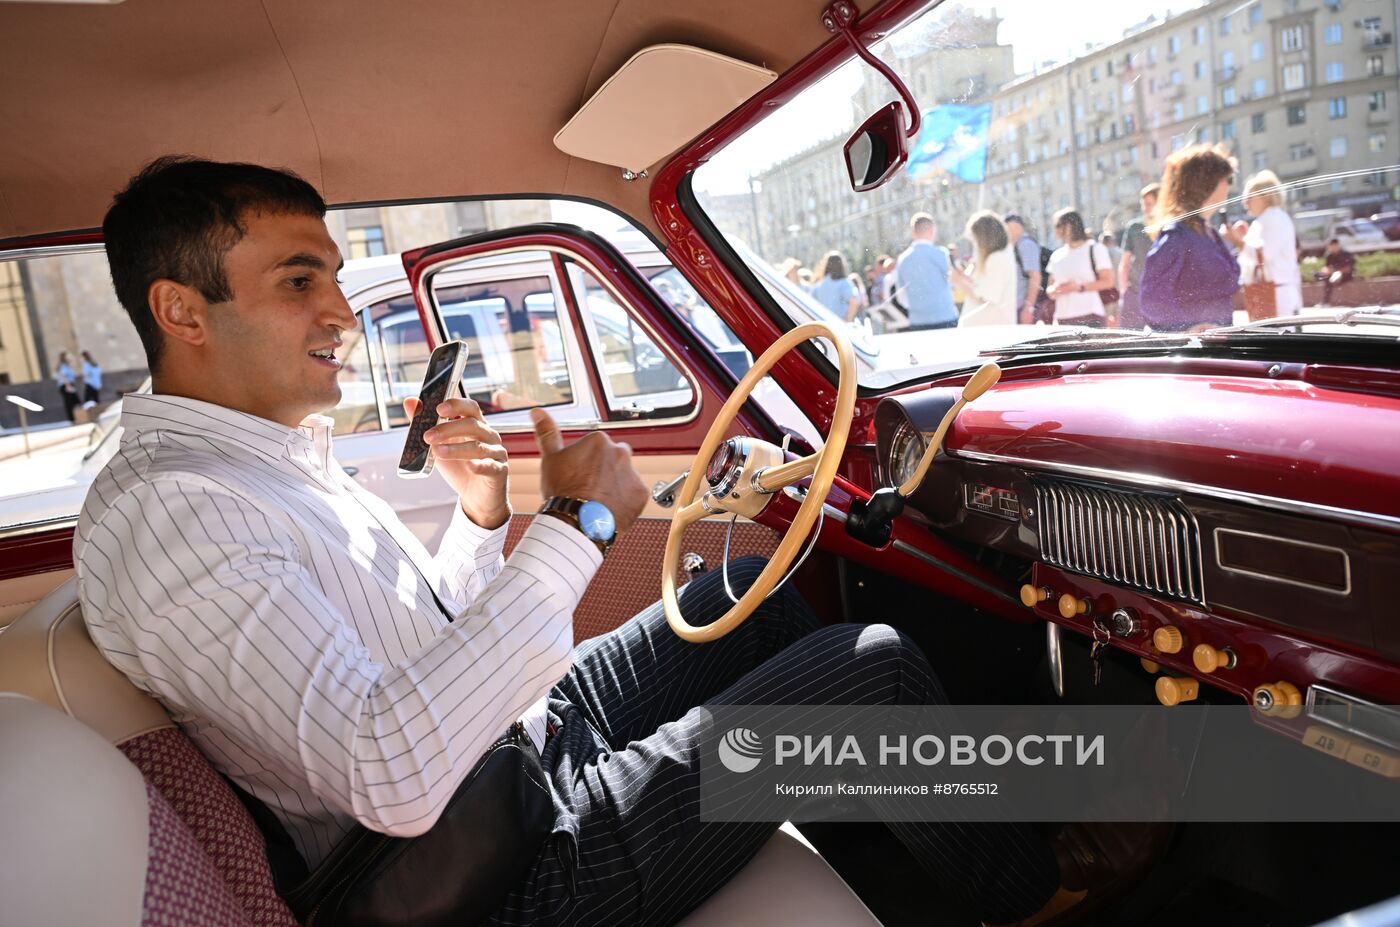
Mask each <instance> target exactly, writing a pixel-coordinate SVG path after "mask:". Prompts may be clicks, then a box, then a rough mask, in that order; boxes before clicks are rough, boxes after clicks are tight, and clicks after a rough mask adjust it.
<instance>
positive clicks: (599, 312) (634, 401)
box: [569, 261, 708, 419]
mask: <svg viewBox="0 0 1400 927" xmlns="http://www.w3.org/2000/svg"><path fill="white" fill-rule="evenodd" d="M569 279H570V283H572V284H573V287H574V294H575V296H576V297H577V299H578V303H579V307H580V310H581V312H582V315H583V322H584V326H585V328H586V329H587V330H588V335H589V340H590V342H591V348H592V352H593V359H594V362H595V363H596V364H597V367H598V370H599V372H600V373H601V374H602V377H601V379H602V382H603V392H604V394H605V396H606V398H607V402H608V411H609V418H614V419H617V418H624V419H636V418H669V417H671V416H674V415H678V414H681V413H683V412H685V411H686V410H687V409H689V408H690V407H691V406H692V405H693V404H694V402H695V391H694V389H693V388H692V387H691V385H690V381H689V380H688V379H687V378H686V377H685V375H684V374H682V373H681V371H680V369H679V368H678V367H676V365H675V364H674V363H672V361H671V359H670V357H669V356H667V354H666V353H665V352H664V351H662V349H661V347H660V346H659V345H657V343H656V342H655V341H654V340H653V339H652V337H651V336H650V334H648V333H647V331H646V329H645V328H643V327H642V326H641V324H640V323H638V322H637V321H636V320H635V319H634V318H633V317H632V315H631V314H630V313H629V312H628V311H627V310H626V309H625V308H624V307H623V306H622V304H621V303H620V302H619V301H618V300H617V298H616V297H614V296H613V294H612V292H611V291H610V290H609V289H608V288H607V287H605V286H603V285H602V283H601V282H599V280H598V278H597V277H596V276H594V274H593V272H592V271H591V270H589V269H587V268H585V267H583V266H581V265H579V264H577V263H575V262H572V261H570V262H569ZM707 308H708V307H707Z"/></svg>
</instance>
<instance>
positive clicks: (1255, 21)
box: [1249, 3, 1264, 26]
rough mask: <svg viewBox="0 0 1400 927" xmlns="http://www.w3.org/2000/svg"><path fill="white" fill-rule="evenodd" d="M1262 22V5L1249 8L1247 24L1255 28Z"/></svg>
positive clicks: (1257, 4) (1258, 4)
mask: <svg viewBox="0 0 1400 927" xmlns="http://www.w3.org/2000/svg"><path fill="white" fill-rule="evenodd" d="M1263 21H1264V4H1262V3H1256V4H1254V5H1253V6H1251V7H1250V8H1249V24H1250V25H1251V26H1257V25H1259V24H1260V23H1262V22H1263Z"/></svg>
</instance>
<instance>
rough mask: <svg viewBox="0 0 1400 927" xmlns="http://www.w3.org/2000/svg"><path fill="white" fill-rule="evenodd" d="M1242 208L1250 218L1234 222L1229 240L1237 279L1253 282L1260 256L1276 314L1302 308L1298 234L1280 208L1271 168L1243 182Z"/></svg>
mask: <svg viewBox="0 0 1400 927" xmlns="http://www.w3.org/2000/svg"><path fill="white" fill-rule="evenodd" d="M1244 208H1245V209H1248V210H1249V214H1250V215H1251V216H1253V217H1254V221H1253V222H1251V223H1249V226H1248V228H1246V227H1245V224H1244V223H1243V222H1236V223H1235V225H1234V228H1233V229H1231V233H1230V236H1229V238H1230V240H1231V241H1232V242H1233V243H1234V245H1235V247H1237V248H1239V250H1240V282H1241V283H1254V282H1255V268H1256V267H1258V266H1259V261H1260V258H1261V256H1262V258H1263V262H1264V280H1265V281H1266V282H1268V283H1272V284H1273V285H1274V304H1275V305H1276V306H1277V307H1278V314H1279V315H1297V314H1298V313H1299V312H1301V311H1302V309H1303V274H1302V271H1301V270H1299V268H1298V236H1297V234H1296V233H1295V232H1294V230H1293V219H1292V217H1291V216H1289V215H1288V213H1287V211H1285V210H1284V208H1283V184H1282V183H1281V182H1280V181H1279V179H1278V175H1277V174H1275V173H1274V172H1273V171H1260V172H1259V173H1257V174H1255V175H1254V176H1253V177H1251V178H1249V182H1248V183H1246V184H1245V185H1244Z"/></svg>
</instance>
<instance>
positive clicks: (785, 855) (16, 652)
mask: <svg viewBox="0 0 1400 927" xmlns="http://www.w3.org/2000/svg"><path fill="white" fill-rule="evenodd" d="M0 692H13V693H19V694H21V695H25V696H28V697H29V698H30V699H33V700H34V701H36V702H39V703H41V704H42V705H46V706H48V707H49V708H52V709H56V710H57V711H59V712H63V713H64V714H66V715H69V716H70V717H72V718H76V719H77V720H78V721H81V722H82V723H83V724H84V725H86V726H87V727H88V728H90V729H91V730H92V731H95V732H96V733H97V734H98V735H100V737H101V738H102V739H104V740H105V741H106V742H107V743H108V744H113V745H120V746H121V747H122V749H123V750H124V751H125V752H126V754H127V757H128V758H130V759H132V760H133V761H134V762H136V764H137V766H138V767H140V769H141V771H142V772H144V773H145V774H146V777H147V780H152V779H154V780H157V781H158V785H159V783H162V782H166V781H172V782H174V783H175V784H176V785H177V786H178V787H177V788H176V789H174V790H173V791H174V792H175V793H176V794H174V795H172V794H170V793H169V792H167V793H166V797H167V798H170V799H171V801H170V804H171V805H172V806H175V808H176V811H177V812H179V813H180V817H181V818H182V819H184V820H185V822H186V823H187V824H189V825H190V829H191V830H192V831H194V832H195V834H196V837H197V838H198V839H199V840H200V843H201V844H202V845H203V847H204V849H205V851H206V852H207V853H208V854H209V855H211V856H212V857H213V859H212V862H213V864H214V866H215V867H216V868H219V870H220V871H221V872H222V873H223V874H224V877H225V878H226V879H228V880H229V881H230V882H231V883H232V884H230V885H229V886H228V888H229V890H230V891H231V892H232V893H233V894H234V895H235V896H237V897H238V898H239V901H240V902H241V903H242V905H243V908H244V910H245V912H246V913H247V914H248V916H249V918H250V921H249V922H250V923H255V924H285V923H286V922H287V921H288V920H289V919H290V915H289V912H287V911H286V909H285V907H284V906H281V905H280V900H278V899H275V898H269V897H268V892H269V890H270V885H271V873H270V870H269V869H267V867H266V859H265V851H262V844H261V835H256V836H249V835H248V834H247V832H246V828H247V827H249V826H251V824H252V822H251V819H248V818H247V814H246V812H245V811H244V810H243V808H242V806H241V805H237V802H236V799H234V800H233V803H232V804H230V803H229V799H230V798H232V794H233V793H232V792H231V791H230V790H228V788H227V786H226V785H224V784H223V781H222V780H221V779H219V778H218V777H217V776H216V775H214V773H213V770H212V768H211V767H208V764H207V763H204V762H202V761H201V760H198V759H195V760H190V756H192V755H193V747H192V745H191V744H190V742H189V741H188V739H186V738H185V737H184V736H183V734H179V733H178V731H177V730H175V729H174V725H173V723H172V722H171V720H170V718H169V716H168V715H167V714H166V713H165V710H164V709H163V708H162V707H161V706H160V705H159V704H158V703H157V702H155V701H154V700H153V699H151V698H150V697H149V696H147V695H146V694H145V693H143V692H142V691H141V690H139V689H137V688H136V686H134V685H133V684H132V683H131V682H130V681H129V680H128V679H127V678H126V677H125V676H124V675H122V674H121V673H120V672H119V671H117V670H116V669H115V668H114V667H113V666H112V665H111V664H109V663H108V662H107V660H106V659H105V658H104V657H103V656H102V655H101V653H99V652H98V650H97V648H96V647H95V646H94V645H93V643H92V640H91V639H90V638H89V637H88V633H87V627H86V625H85V624H84V623H83V620H82V613H81V610H80V608H79V605H78V598H77V581H76V580H69V581H68V582H65V583H64V584H63V585H61V586H59V587H58V588H57V589H55V590H54V591H53V592H51V593H50V594H49V595H48V596H46V597H45V598H44V599H42V600H41V601H40V602H38V603H37V604H36V605H34V606H33V607H32V608H31V609H30V610H29V611H28V612H26V613H25V614H24V615H22V616H21V617H20V618H18V619H17V620H16V621H15V622H14V623H13V624H12V625H11V626H10V627H9V628H8V629H7V630H5V631H4V632H3V633H0ZM12 703H25V704H26V705H29V704H31V703H28V702H27V701H26V700H24V699H9V700H7V701H6V702H5V704H6V706H8V707H9V710H8V711H0V742H3V743H4V744H5V749H4V751H0V753H3V755H4V756H5V757H6V762H7V767H8V764H9V763H13V762H15V761H16V760H17V759H18V758H19V757H23V758H24V760H25V767H24V768H25V769H26V770H27V771H26V773H25V774H24V775H20V774H19V773H18V772H15V773H14V774H13V775H11V774H10V772H9V771H8V768H6V769H0V808H3V809H5V814H6V815H7V817H5V818H0V820H6V822H7V824H6V827H5V828H3V829H0V859H5V860H23V861H24V866H23V867H18V868H16V869H13V870H10V872H9V873H8V875H13V876H15V878H13V879H9V878H7V880H6V881H5V882H4V883H0V897H4V898H5V899H6V907H7V909H9V910H32V911H36V912H37V911H40V910H44V911H49V906H52V910H51V912H49V913H51V914H52V917H49V918H47V919H43V918H40V917H39V916H37V915H36V916H35V917H34V918H33V919H30V918H28V917H25V918H22V919H21V920H20V921H19V922H20V923H24V924H29V923H35V924H41V923H55V924H57V923H90V924H91V923H111V924H125V923H140V922H141V921H140V920H139V919H138V920H131V917H132V916H133V915H132V913H131V911H132V908H131V906H132V904H133V901H132V897H133V896H132V895H131V892H132V891H133V889H132V888H131V886H132V884H133V880H134V879H137V878H138V875H139V874H138V872H137V870H136V868H134V865H135V864H134V861H133V858H130V857H132V852H131V848H133V847H139V846H144V845H145V843H146V840H147V836H148V833H147V830H148V825H147V823H146V820H145V819H146V810H145V809H146V805H145V804H144V803H141V802H139V801H138V799H139V797H140V789H141V784H140V778H141V776H140V775H139V774H137V775H136V776H135V778H133V776H132V773H135V772H136V770H134V769H132V768H131V766H130V765H124V761H123V760H122V759H121V758H120V755H119V754H118V753H117V751H115V750H106V751H104V750H102V749H98V748H100V746H101V744H100V743H98V742H97V741H96V740H94V738H91V737H83V736H76V737H75V735H74V731H73V728H74V727H75V726H74V725H71V724H68V723H67V722H66V721H65V719H63V718H62V717H60V716H58V715H57V714H56V713H54V712H42V711H41V710H37V709H36V708H28V707H26V708H23V709H16V708H14V705H13V704H12ZM51 731H52V735H51V733H50V732H51ZM83 733H84V732H82V731H78V735H81V734H83ZM73 743H78V744H79V748H80V749H81V751H83V755H84V756H87V757H90V759H81V760H79V759H76V757H77V755H78V754H76V753H74V752H73V751H72V749H70V748H72V744H73ZM65 745H66V746H65ZM172 756H173V757H174V765H173V766H172V765H171V757H172ZM152 758H154V760H153V764H154V765H153V764H152V762H148V761H152ZM162 763H163V764H164V765H162ZM196 765H197V766H200V767H203V769H195V768H193V767H194V766H196ZM43 769H52V770H53V771H54V776H53V777H52V781H51V782H50V783H49V784H48V785H49V786H51V787H50V788H47V789H46V790H45V794H46V797H45V799H44V800H42V801H41V800H38V792H39V789H38V785H36V783H37V782H38V781H39V780H42V779H43V778H44V777H43V776H42V775H39V774H38V773H36V770H43ZM128 771H129V772H128ZM193 776H206V778H205V779H204V780H202V783H203V784H201V785H200V786H198V787H195V788H191V787H190V784H189V783H190V777H193ZM211 780H212V782H213V783H217V785H210V784H209V782H210V781H211ZM219 786H222V788H223V793H227V794H226V795H223V794H222V793H219V794H215V793H217V792H218V788H219ZM84 792H85V794H82V795H81V796H80V795H79V793H84ZM191 795H194V796H197V798H196V799H195V802H194V806H193V807H192V806H191V805H190V800H191ZM80 799H81V800H80ZM158 800H159V799H158V798H157V801H158ZM181 802H183V803H184V804H183V805H182V804H181ZM118 805H121V806H122V807H121V808H118V807H117V806H118ZM138 805H139V806H140V810H139V811H137V810H136V809H137V807H138ZM107 806H110V807H111V808H112V809H113V810H112V813H111V814H110V815H109V816H108V817H106V818H105V819H102V820H98V819H97V818H98V817H101V816H100V815H96V816H95V814H96V811H95V809H97V808H101V807H107ZM128 806H129V807H128ZM21 807H23V808H27V809H29V812H30V813H29V816H28V818H27V819H26V825H25V826H24V827H16V826H11V824H10V821H9V819H8V814H9V809H11V808H21ZM211 818H212V819H213V821H212V825H211V820H210V819H211ZM233 819H237V820H233ZM45 821H51V824H50V825H49V826H47V827H46V826H45V823H44V822H45ZM47 831H54V832H57V833H60V834H62V835H64V836H63V839H61V840H52V839H40V837H39V836H36V834H37V835H43V834H44V833H46V832H47ZM230 831H232V834H231V833H230ZM211 832H212V833H211ZM119 845H120V846H121V847H123V848H125V849H124V851H123V855H124V858H125V867H126V868H125V869H124V870H123V871H121V872H120V873H118V872H116V870H115V869H113V868H112V867H117V866H118V864H120V863H122V862H123V861H122V860H116V859H105V857H107V856H109V855H111V853H112V852H113V850H114V849H115V848H116V847H118V846H119ZM259 851H261V852H262V858H261V859H260V860H259V863H260V864H261V869H262V871H261V872H259V873H256V874H255V875H256V879H254V881H256V883H257V884H255V885H251V886H250V885H248V884H246V883H247V882H248V881H249V878H248V876H249V871H250V869H251V868H253V867H250V866H249V864H248V854H249V853H250V852H253V853H256V852H259ZM139 858H140V854H139V853H136V854H135V857H134V859H139ZM154 858H155V857H154V856H152V857H151V859H154ZM104 867H105V868H104ZM141 868H142V871H147V870H149V864H148V865H147V866H145V867H141ZM3 869H4V867H0V871H3ZM127 870H129V871H127ZM58 871H62V872H64V873H65V881H68V882H69V883H70V884H77V883H72V882H71V879H69V878H68V875H70V874H72V873H74V872H76V871H84V872H91V873H94V874H99V873H108V872H109V871H110V872H111V874H110V875H104V876H103V877H102V878H101V879H98V880H95V881H91V882H88V883H86V884H85V885H84V888H83V891H82V892H81V894H84V895H93V896H99V897H105V896H106V894H107V893H108V892H110V893H111V898H110V901H111V906H110V907H108V906H103V905H99V907H98V908H97V909H96V910H99V911H102V912H103V914H102V915H100V916H98V915H94V916H71V917H70V916H69V915H70V913H72V912H70V910H69V907H68V905H69V904H70V903H72V902H74V901H76V900H79V899H74V898H72V897H67V895H71V894H73V893H66V894H65V893H63V892H62V891H61V890H59V891H57V892H56V891H55V886H53V885H52V884H51V882H50V881H49V880H47V879H45V878H42V877H34V878H30V877H28V876H26V875H23V874H24V873H31V872H33V873H53V872H58ZM98 886H101V891H92V889H93V888H96V887H98ZM60 894H65V897H63V898H61V899H60V898H58V897H57V895H60ZM11 905H15V907H13V908H12V907H10V906H11ZM23 905H29V908H27V909H26V908H24V907H22V906H23ZM76 910H77V909H73V911H76ZM684 924H685V925H686V927H710V925H716V927H718V925H726V927H736V925H738V927H742V925H750V924H751V925H755V927H758V925H764V927H784V925H794V927H796V925H810V924H824V925H870V924H878V921H876V920H875V918H874V917H873V916H872V915H871V914H870V912H869V910H868V909H867V908H866V907H865V906H864V905H863V904H862V903H861V902H860V900H859V899H858V898H857V897H856V895H855V894H854V893H853V892H852V891H851V890H850V888H848V887H847V886H846V884H845V883H844V882H842V881H841V879H840V877H839V876H837V875H836V873H835V872H834V871H833V870H832V869H831V868H830V867H829V866H828V865H827V864H826V863H825V861H823V860H822V858H821V856H820V855H819V854H818V853H817V852H816V851H815V850H814V849H813V848H812V847H811V846H810V844H807V843H806V841H804V840H802V838H801V837H800V836H799V835H798V834H797V833H796V831H795V830H793V829H792V828H791V827H790V826H789V825H785V826H784V829H783V830H781V831H779V832H778V833H777V834H776V835H775V836H774V837H773V839H772V840H770V841H769V842H768V843H767V844H766V845H765V846H764V848H763V849H762V850H760V851H759V853H758V855H757V856H756V857H755V858H754V860H753V861H752V862H751V863H750V864H749V865H748V866H747V867H745V868H744V870H743V871H741V872H740V873H739V874H738V875H737V876H736V877H735V878H734V879H733V880H731V882H730V883H729V884H728V885H727V886H725V888H723V889H722V890H721V891H720V892H718V893H717V894H716V895H714V896H713V897H712V898H710V899H709V900H708V901H707V902H705V904H704V905H702V906H701V907H700V909H698V910H697V911H695V912H694V913H693V914H691V915H690V917H688V918H687V919H686V920H685V921H684Z"/></svg>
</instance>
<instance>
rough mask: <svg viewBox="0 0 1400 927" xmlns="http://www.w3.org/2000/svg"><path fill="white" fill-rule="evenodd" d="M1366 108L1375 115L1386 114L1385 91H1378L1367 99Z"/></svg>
mask: <svg viewBox="0 0 1400 927" xmlns="http://www.w3.org/2000/svg"><path fill="white" fill-rule="evenodd" d="M1366 108H1367V109H1369V110H1370V111H1371V112H1373V113H1383V112H1385V91H1384V90H1376V91H1374V92H1372V94H1371V95H1370V96H1369V97H1368V98H1367V99H1366Z"/></svg>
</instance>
